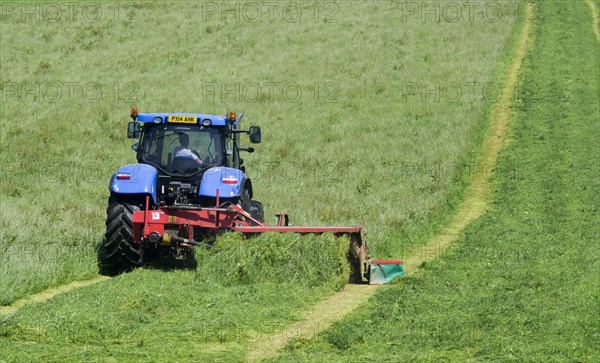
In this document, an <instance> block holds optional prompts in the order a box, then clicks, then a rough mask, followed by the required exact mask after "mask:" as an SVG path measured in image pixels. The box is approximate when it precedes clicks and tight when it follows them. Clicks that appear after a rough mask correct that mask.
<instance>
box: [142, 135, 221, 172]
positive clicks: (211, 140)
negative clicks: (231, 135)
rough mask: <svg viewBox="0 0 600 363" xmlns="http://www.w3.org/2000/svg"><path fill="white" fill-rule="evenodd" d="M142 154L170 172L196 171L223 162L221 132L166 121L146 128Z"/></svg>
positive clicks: (148, 161) (144, 158) (149, 161)
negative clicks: (165, 123) (169, 123)
mask: <svg viewBox="0 0 600 363" xmlns="http://www.w3.org/2000/svg"><path fill="white" fill-rule="evenodd" d="M146 135H147V136H146V138H145V141H144V146H143V151H142V158H143V160H144V161H145V162H146V163H148V164H152V165H154V166H157V167H159V168H161V169H162V170H164V171H166V172H167V173H169V174H186V175H189V174H194V173H196V172H198V171H200V170H201V169H205V168H206V167H210V166H218V165H221V161H222V160H221V158H222V152H220V150H222V148H221V135H220V134H219V131H218V130H216V129H212V128H204V127H197V126H196V127H191V126H174V125H164V126H162V125H161V126H156V127H154V128H152V129H151V130H150V131H148V132H147V134H146Z"/></svg>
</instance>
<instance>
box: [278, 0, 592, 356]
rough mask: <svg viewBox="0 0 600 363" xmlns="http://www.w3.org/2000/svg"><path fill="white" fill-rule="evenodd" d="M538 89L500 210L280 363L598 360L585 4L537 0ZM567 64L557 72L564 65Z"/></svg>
mask: <svg viewBox="0 0 600 363" xmlns="http://www.w3.org/2000/svg"><path fill="white" fill-rule="evenodd" d="M536 12H537V15H536V20H535V23H534V27H533V34H532V35H533V36H532V38H531V39H532V40H533V43H532V44H531V46H530V48H529V52H528V55H527V56H526V59H525V60H524V64H523V70H522V76H521V81H522V82H523V83H524V84H528V85H531V86H534V88H532V89H535V92H533V93H531V94H530V96H529V97H526V98H523V99H522V100H521V101H520V102H518V103H517V104H516V105H515V113H516V117H517V121H516V124H515V125H514V129H513V130H512V132H511V134H510V139H511V141H510V144H509V145H508V147H506V148H505V149H504V150H503V151H502V152H501V155H500V158H499V164H498V167H499V168H510V169H512V170H515V171H518V173H515V175H514V176H513V177H507V176H506V175H495V176H494V179H495V188H494V194H493V195H494V197H493V198H494V201H493V204H492V206H491V210H490V211H489V212H488V213H487V214H486V215H484V216H483V217H482V218H481V219H479V220H477V221H475V222H474V223H472V224H471V225H470V226H468V227H467V229H466V230H465V232H464V235H463V237H462V238H461V239H460V240H459V241H458V242H457V243H456V244H455V245H454V246H453V247H451V248H450V249H449V250H447V252H444V254H443V255H442V256H441V258H439V259H437V260H435V261H433V262H431V263H428V264H427V265H426V266H424V267H423V268H422V271H420V272H419V273H417V274H415V275H413V276H411V277H409V278H405V279H403V280H402V281H401V282H400V283H398V284H396V285H394V286H390V287H387V288H384V289H382V290H380V291H379V292H378V293H377V295H375V297H374V298H373V299H372V300H371V301H370V302H369V304H368V306H365V307H363V308H361V309H359V310H357V311H355V312H354V313H353V314H352V315H350V316H348V317H347V318H345V319H343V320H341V321H339V322H338V323H336V324H335V325H334V326H333V327H332V328H331V329H328V330H327V331H325V332H323V333H322V334H320V336H319V337H317V338H316V339H314V340H296V341H294V342H292V343H291V344H289V345H288V346H287V347H286V348H285V350H284V351H283V352H282V354H281V355H280V356H278V357H277V358H274V359H272V361H273V362H302V361H306V362H308V361H311V362H324V361H327V362H359V361H365V360H377V361H406V360H408V361H420V362H423V361H425V362H428V361H486V362H488V361H492V362H496V361H498V362H500V361H502V362H506V361H518V362H523V361H527V362H529V361H530V362H541V361H577V362H597V361H599V360H600V349H599V347H600V334H599V331H600V323H599V320H598V301H599V299H600V293H599V290H598V286H599V284H600V253H599V250H598V236H599V235H600V227H599V226H600V223H599V222H600V218H599V213H598V198H599V196H600V182H599V180H598V177H597V176H598V169H599V164H598V160H600V149H599V148H598V144H597V140H598V137H599V136H600V126H599V124H598V120H599V117H600V102H599V101H598V100H599V98H598V95H599V94H600V69H599V68H598V62H599V59H600V48H599V46H598V43H597V40H596V39H595V36H594V34H593V33H592V28H591V21H590V20H591V16H590V14H589V8H588V7H587V5H586V4H585V2H579V3H573V4H571V6H564V5H563V4H561V3H560V2H537V9H536ZM557 70H560V71H557Z"/></svg>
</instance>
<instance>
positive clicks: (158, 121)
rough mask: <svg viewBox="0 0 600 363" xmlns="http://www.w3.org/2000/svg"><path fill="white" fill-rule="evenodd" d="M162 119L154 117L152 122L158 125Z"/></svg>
mask: <svg viewBox="0 0 600 363" xmlns="http://www.w3.org/2000/svg"><path fill="white" fill-rule="evenodd" d="M162 121H163V119H162V117H155V118H154V120H152V122H154V123H155V124H160V123H162Z"/></svg>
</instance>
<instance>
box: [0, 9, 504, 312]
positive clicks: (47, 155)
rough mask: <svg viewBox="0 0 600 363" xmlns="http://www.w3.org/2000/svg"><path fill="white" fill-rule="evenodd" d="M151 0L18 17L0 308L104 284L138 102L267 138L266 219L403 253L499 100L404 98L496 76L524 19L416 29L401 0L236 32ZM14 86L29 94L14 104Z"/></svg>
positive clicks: (4, 48) (424, 230)
mask: <svg viewBox="0 0 600 363" xmlns="http://www.w3.org/2000/svg"><path fill="white" fill-rule="evenodd" d="M69 4H73V3H71V2H70V3H69ZM136 4H137V5H136V7H135V8H134V9H133V10H132V9H129V8H126V7H125V8H123V9H124V11H121V12H119V13H115V10H114V9H115V5H118V6H120V5H119V4H118V3H110V4H106V5H102V6H103V7H102V9H101V10H102V15H101V16H100V17H99V19H98V20H97V21H94V22H91V21H86V19H85V18H84V17H82V16H79V17H76V18H75V19H74V20H73V21H71V20H70V19H68V18H67V19H65V21H59V22H57V23H53V22H47V21H31V20H27V19H25V20H22V19H21V18H20V17H18V16H12V15H9V14H4V15H3V18H2V22H1V23H0V27H1V29H0V30H1V31H0V34H1V35H0V47H1V48H0V49H1V52H0V65H1V78H2V87H3V89H2V91H3V92H4V93H3V97H4V96H5V97H4V99H3V102H2V107H1V108H0V119H1V120H2V122H1V124H0V130H1V140H0V141H1V145H2V146H1V148H0V158H1V161H2V163H1V164H2V178H1V182H0V204H1V208H0V210H1V212H0V213H1V214H0V217H1V220H2V222H1V223H2V224H1V226H2V228H1V229H0V241H1V243H2V247H1V248H0V256H1V260H2V264H0V276H2V280H1V284H0V304H9V303H11V302H13V301H15V300H16V299H18V298H21V297H24V296H27V295H29V294H31V293H35V292H38V291H41V290H43V289H45V288H48V287H52V286H56V285H60V284H64V283H67V282H69V281H72V280H75V279H82V278H86V277H90V276H92V275H95V274H96V273H97V268H96V263H95V246H96V245H97V244H98V243H99V242H100V241H101V238H102V233H103V229H104V218H105V207H106V200H107V197H108V190H107V184H108V180H109V178H110V175H111V174H112V173H113V172H114V171H115V170H116V169H117V167H118V166H119V165H122V164H125V163H130V162H133V161H134V155H133V152H132V151H131V150H130V148H129V146H130V144H131V143H132V141H130V140H127V139H125V124H126V122H127V121H128V112H129V108H130V106H131V105H132V104H136V105H137V106H138V107H139V109H140V111H141V112H160V111H185V112H206V113H217V114H224V113H225V112H226V111H227V110H237V111H243V112H245V113H246V115H247V116H246V117H245V119H244V123H245V124H246V125H251V124H254V125H261V126H262V128H263V136H264V137H263V144H261V145H260V146H258V148H257V152H256V153H254V154H252V155H247V156H246V157H244V159H246V165H247V167H248V174H249V175H250V176H251V177H252V178H253V185H254V190H255V197H256V198H257V199H259V200H261V201H262V202H264V204H265V206H266V215H267V216H271V215H273V214H274V213H275V212H277V211H286V212H288V213H289V214H290V216H291V221H292V223H293V224H295V225H304V224H308V225H319V224H345V225H347V224H360V223H362V224H364V226H365V227H366V228H367V230H368V234H367V238H368V242H369V245H370V246H371V255H373V256H375V257H378V258H388V257H396V258H398V257H399V258H402V257H404V256H405V255H406V254H407V253H408V251H410V250H411V249H413V248H414V246H416V245H418V244H420V243H422V242H423V241H425V240H426V239H427V237H429V236H431V235H432V234H433V233H434V232H435V231H436V230H437V229H438V228H439V226H440V225H441V224H442V223H443V222H444V221H445V219H447V218H448V217H449V216H450V215H451V213H450V212H451V211H452V210H453V209H454V208H455V206H456V205H457V203H458V202H459V201H460V199H461V196H462V192H463V190H464V186H465V184H466V183H467V182H468V180H469V170H470V165H471V164H472V163H473V162H474V161H475V160H476V157H477V150H478V148H479V146H480V143H481V140H482V136H483V134H484V131H485V129H486V125H487V110H488V108H489V103H490V102H491V101H490V99H489V98H484V97H483V93H482V90H481V89H477V90H476V91H475V92H474V97H473V98H471V97H470V96H469V95H467V94H466V88H463V97H461V98H460V99H459V100H458V101H456V102H451V100H449V99H448V97H447V96H446V95H442V96H441V97H440V100H435V99H433V97H431V96H424V98H422V97H421V96H422V95H421V94H420V93H419V94H417V95H413V96H410V95H409V96H407V97H406V98H405V99H404V98H403V97H402V87H403V85H405V83H407V82H413V83H418V84H422V85H424V87H427V88H429V89H431V88H434V87H436V86H437V85H439V86H440V87H441V86H444V85H447V84H459V85H463V84H464V82H477V83H478V84H481V85H483V84H486V83H488V82H496V81H497V79H498V74H497V69H498V68H501V67H497V66H498V64H499V63H501V62H502V61H503V58H502V55H503V54H504V53H505V50H506V47H507V44H508V39H509V36H510V34H511V29H512V28H513V26H514V19H513V18H511V16H510V15H511V14H512V12H508V11H507V12H505V14H506V15H507V16H505V17H502V18H501V19H499V20H498V21H497V22H484V21H479V22H477V23H469V22H468V21H461V22H457V23H448V22H441V23H431V22H421V21H420V20H418V19H411V21H410V22H407V23H402V22H399V19H400V16H401V8H400V7H399V4H397V3H394V2H370V1H363V2H344V1H340V2H337V3H335V4H337V5H336V7H335V8H333V9H334V10H335V9H337V10H336V12H335V15H334V20H335V22H324V21H323V20H326V19H325V17H326V16H327V15H328V14H329V12H328V11H331V9H329V8H328V9H324V8H323V9H321V12H320V13H319V15H318V16H317V21H315V15H314V14H311V13H310V11H311V8H310V7H311V6H314V4H305V5H303V14H305V15H303V16H302V17H301V19H300V20H299V21H297V22H289V21H285V19H284V18H283V16H281V15H279V16H275V17H274V18H273V20H272V21H271V20H270V19H269V18H268V17H266V18H265V17H263V18H261V21H258V22H255V23H250V22H248V21H244V18H240V19H241V20H240V21H235V20H229V22H228V23H227V24H226V23H225V22H223V21H221V18H220V16H219V15H216V16H209V17H208V18H206V19H204V15H203V13H202V4H201V3H196V2H171V3H169V2H139V3H136ZM111 6H112V7H111ZM77 9H80V8H77V7H76V12H77ZM120 9H121V8H120ZM80 10H81V9H80ZM480 10H481V9H480ZM115 14H116V15H115ZM479 15H481V14H479ZM129 18H131V19H132V20H134V21H136V22H128V21H126V19H129ZM467 44H468V46H466V45H467ZM53 82H58V83H59V84H63V87H62V96H58V97H57V96H56V94H55V93H52V89H50V90H49V88H48V87H50V85H53V84H55V83H53ZM13 84H16V85H18V86H19V87H20V89H24V91H20V92H21V93H19V94H17V95H14V94H12V93H10V92H12V91H11V89H10V88H9V87H10V85H13ZM88 84H92V86H93V88H92V92H90V93H89V94H87V95H86V94H84V93H83V88H84V86H85V85H88ZM256 84H258V85H259V87H260V92H258V94H255V93H252V92H251V91H252V90H254V89H256V88H255V85H256ZM69 85H73V86H72V87H73V88H72V89H73V93H72V94H71V93H70V92H71V88H70V87H71V86H69ZM269 85H273V88H272V91H271V88H269V87H270V86H269ZM289 85H292V86H289ZM212 86H215V87H216V88H217V91H218V90H223V91H222V92H221V93H222V94H219V93H218V92H217V94H216V95H215V96H212V95H211V94H209V93H208V92H207V91H206V90H207V89H208V88H210V87H212ZM286 86H288V87H293V88H285V87H286ZM36 87H40V91H35V90H36ZM44 87H46V88H44ZM207 87H208V88H207ZM236 87H239V91H235V90H236ZM253 87H254V88H253ZM232 88H233V89H234V91H233V95H231V94H230V95H229V96H228V95H227V93H226V92H227V89H232ZM31 89H33V90H34V91H33V93H34V95H32V94H31V91H27V90H31ZM98 89H99V90H100V92H101V94H97V93H93V91H94V90H98ZM286 89H287V90H288V91H287V92H288V93H287V96H286V93H285V90H286ZM293 89H299V90H300V95H299V97H297V99H296V96H294V93H292V91H291V90H293ZM44 90H46V91H44ZM36 92H37V94H35V93H36ZM492 101H493V100H492ZM268 221H269V222H271V218H270V217H269V218H268Z"/></svg>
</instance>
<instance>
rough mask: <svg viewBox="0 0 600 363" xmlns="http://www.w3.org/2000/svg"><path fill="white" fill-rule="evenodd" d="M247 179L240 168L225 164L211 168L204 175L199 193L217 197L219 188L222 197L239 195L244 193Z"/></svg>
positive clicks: (203, 195) (204, 195)
mask: <svg viewBox="0 0 600 363" xmlns="http://www.w3.org/2000/svg"><path fill="white" fill-rule="evenodd" d="M246 179H247V178H246V175H244V173H243V172H242V171H241V170H238V169H233V168H228V167H224V166H220V167H215V168H210V169H208V170H207V171H206V172H205V173H204V176H203V177H202V182H201V183H200V190H199V191H198V195H200V196H202V197H213V198H215V197H216V196H217V189H218V190H219V197H221V198H234V197H239V196H240V195H241V194H242V191H243V189H242V188H243V187H244V184H245V183H246Z"/></svg>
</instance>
